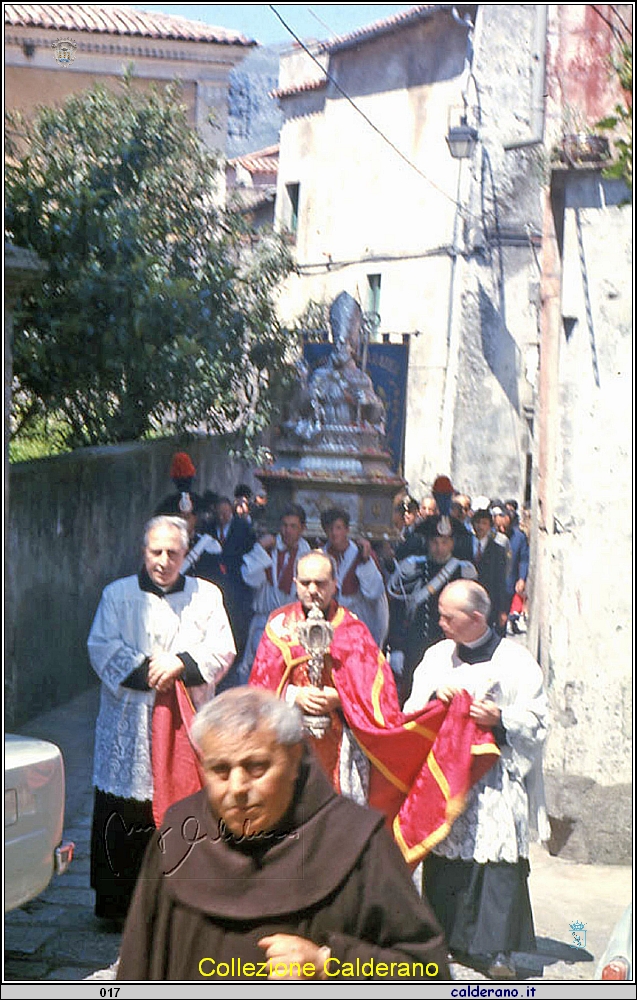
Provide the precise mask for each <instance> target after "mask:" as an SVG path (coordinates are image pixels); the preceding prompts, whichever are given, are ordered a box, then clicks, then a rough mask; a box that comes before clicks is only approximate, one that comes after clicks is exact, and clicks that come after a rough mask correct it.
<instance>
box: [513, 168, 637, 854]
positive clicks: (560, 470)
mask: <svg viewBox="0 0 637 1000" xmlns="http://www.w3.org/2000/svg"><path fill="white" fill-rule="evenodd" d="M625 197H626V189H625V188H624V186H623V184H621V183H620V182H617V181H614V182H612V181H604V180H603V179H602V177H601V175H600V173H599V172H598V171H592V170H583V171H575V170H572V171H564V174H563V176H562V177H559V176H558V177H557V178H554V181H553V206H554V212H555V219H554V224H555V230H556V233H557V243H558V253H557V254H556V255H555V256H556V260H557V259H558V257H559V259H560V261H561V282H560V287H559V289H558V291H557V293H556V294H559V311H557V309H556V315H555V318H554V321H553V323H552V324H547V326H546V327H545V332H544V333H543V347H546V350H543V357H542V365H543V366H544V368H546V369H548V370H543V372H542V375H543V384H546V386H547V395H546V398H545V399H543V400H542V409H541V412H542V414H543V421H542V429H541V436H540V447H541V449H542V452H541V455H540V462H539V466H540V469H539V472H540V481H539V490H538V495H539V504H538V506H537V508H536V517H535V521H536V524H537V525H538V531H537V533H536V539H535V551H534V555H533V559H532V606H531V618H532V621H533V622H534V623H535V624H534V628H536V629H537V642H536V645H537V652H538V656H539V659H540V662H541V664H542V667H543V669H544V672H545V676H546V680H547V687H548V692H549V704H550V711H551V730H550V734H549V739H548V743H547V747H546V753H545V775H546V788H547V798H548V807H549V814H550V816H551V818H552V823H553V828H554V843H553V848H554V850H555V851H559V853H560V854H561V855H562V856H564V857H571V858H574V859H576V860H579V861H589V862H593V861H594V862H604V863H628V862H629V861H630V859H631V856H632V816H633V809H632V775H633V755H632V732H633V718H632V690H633V685H634V681H633V649H632V590H633V579H632V576H633V574H632V563H633V560H632V532H631V525H632V523H633V486H632V457H631V456H632V426H633V418H632V415H633V398H632V392H633V387H632V363H633V357H632V350H633V337H632V322H633V318H632V273H633V263H632V238H633V228H632V227H633V219H632V208H631V206H629V205H622V204H621V202H622V200H623V199H625ZM544 291H545V293H546V292H548V286H546V287H545V289H544ZM544 297H545V298H548V296H547V295H545V296H544ZM545 337H546V343H545ZM542 456H544V457H542Z"/></svg>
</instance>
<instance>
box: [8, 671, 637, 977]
mask: <svg viewBox="0 0 637 1000" xmlns="http://www.w3.org/2000/svg"><path fill="white" fill-rule="evenodd" d="M97 706H98V689H97V688H91V689H90V690H89V691H86V692H83V693H82V694H80V695H78V696H77V697H76V698H74V699H73V701H71V702H70V703H69V704H67V705H63V706H61V707H60V708H56V709H53V710H52V711H50V712H47V713H46V714H44V715H42V716H40V717H38V718H37V719H34V720H32V721H31V722H30V723H29V724H28V725H27V726H25V727H24V728H23V730H22V731H23V732H24V733H25V735H26V734H28V735H30V736H37V737H40V738H41V739H48V740H51V741H52V742H54V743H57V744H58V746H59V747H60V748H61V749H62V752H63V754H64V761H65V768H66V782H67V791H66V822H65V837H66V839H69V840H72V841H74V843H75V846H76V851H75V857H74V859H73V862H72V863H71V867H70V869H69V871H68V872H67V873H66V874H65V875H61V876H59V877H56V878H55V879H54V880H53V882H52V883H51V884H50V886H49V888H48V889H47V890H46V891H45V892H44V893H42V895H41V896H39V897H38V899H35V900H33V901H32V902H31V903H28V904H27V905H26V906H24V907H21V908H20V909H18V910H14V911H13V912H11V913H8V914H7V915H6V918H5V950H6V955H5V981H14V982H15V981H17V980H49V981H64V980H68V981H73V982H77V981H79V980H83V979H87V978H96V979H108V978H112V977H113V975H114V973H113V972H112V970H110V969H109V967H110V966H112V965H113V963H114V962H115V961H116V959H117V954H118V948H119V941H120V935H119V933H117V932H115V931H113V930H109V929H108V926H105V924H104V922H103V921H100V920H97V919H96V917H95V916H94V915H93V903H94V899H93V891H92V889H91V888H90V886H89V855H90V831H91V814H92V805H93V793H92V788H91V775H92V756H93V734H94V726H95V718H96V715H97ZM530 888H531V900H532V903H533V911H534V916H535V925H536V934H537V937H538V952H537V953H536V954H534V955H520V956H517V961H516V966H517V970H518V975H519V977H520V979H525V980H551V979H553V980H587V979H592V978H593V976H594V974H595V967H596V964H597V960H598V957H599V955H600V954H601V952H602V951H603V949H604V947H605V946H606V943H607V940H608V937H609V935H610V932H611V930H612V928H613V926H614V924H615V923H616V921H617V920H618V919H619V917H620V916H621V913H622V912H623V910H624V908H625V906H626V905H627V904H628V902H629V901H630V899H631V893H632V871H631V869H630V868H629V867H624V866H619V865H616V866H615V865H582V864H577V863H576V862H573V861H566V860H563V859H561V858H555V857H551V856H550V855H549V854H548V853H547V852H546V851H545V850H544V849H543V848H541V847H540V846H538V845H533V848H532V852H531V881H530ZM575 919H578V920H581V921H583V922H584V923H585V924H586V925H587V928H588V936H587V950H583V949H578V948H575V947H573V946H572V943H571V941H572V937H571V934H570V931H569V923H570V922H571V921H573V920H575ZM452 974H453V977H454V979H458V980H478V979H484V978H485V977H484V976H481V975H480V974H479V973H476V972H475V971H474V970H473V969H468V968H465V967H463V966H460V965H454V966H452Z"/></svg>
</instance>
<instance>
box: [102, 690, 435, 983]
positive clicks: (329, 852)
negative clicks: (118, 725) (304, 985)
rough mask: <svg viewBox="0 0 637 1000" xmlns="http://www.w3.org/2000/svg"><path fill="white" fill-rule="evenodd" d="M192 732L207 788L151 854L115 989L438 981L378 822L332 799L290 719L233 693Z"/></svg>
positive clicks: (429, 918) (418, 917) (270, 704)
mask: <svg viewBox="0 0 637 1000" xmlns="http://www.w3.org/2000/svg"><path fill="white" fill-rule="evenodd" d="M191 735H192V737H193V739H194V741H195V743H196V744H197V746H198V748H199V751H200V755H201V761H202V765H203V770H204V776H205V788H204V789H203V790H202V791H201V792H198V793H197V794H196V795H192V796H190V797H189V798H187V799H184V800H182V801H181V802H179V803H177V804H176V805H175V806H173V807H172V808H171V809H170V810H169V811H168V813H167V814H166V817H165V820H164V824H163V826H162V828H161V830H159V831H158V832H157V834H156V835H155V837H154V839H153V841H151V843H150V844H149V846H148V849H147V852H146V856H145V860H144V865H143V867H142V871H141V874H140V877H139V880H138V883H137V887H136V890H135V895H134V898H133V902H132V905H131V909H130V911H129V915H128V919H127V923H126V927H125V930H124V936H123V941H122V949H121V957H120V963H119V969H118V973H117V978H118V979H119V980H128V981H131V980H133V981H135V980H136V981H139V980H169V981H174V980H195V981H202V982H203V981H206V980H208V981H211V982H214V981H215V980H222V981H228V980H232V979H259V978H261V979H263V978H269V979H321V978H322V979H325V980H336V981H338V980H339V979H341V980H343V979H344V980H349V981H351V980H352V979H361V980H364V981H366V980H367V979H370V980H383V979H411V980H412V981H413V980H414V979H415V980H420V981H424V982H426V981H429V980H430V979H432V978H440V979H448V978H449V972H448V968H447V962H446V949H445V944H444V940H443V936H442V933H441V931H440V928H439V926H438V924H437V922H436V920H435V918H434V916H433V914H432V912H431V910H430V909H429V906H428V905H427V903H426V902H424V901H423V900H422V899H421V898H420V897H419V896H418V894H417V892H416V890H415V888H414V886H413V884H412V881H411V875H410V872H409V870H408V868H407V866H406V864H405V862H404V861H403V858H402V857H401V855H400V853H399V851H398V849H397V848H396V846H395V844H394V843H393V841H392V839H391V837H390V836H389V834H388V833H387V831H386V830H385V828H384V822H383V817H382V816H381V815H380V814H379V813H376V812H373V811H372V810H369V809H366V808H364V807H362V806H358V805H356V804H355V803H353V802H351V801H350V800H349V799H345V798H342V797H341V796H338V795H336V794H335V792H334V791H333V789H332V787H331V785H330V783H329V781H328V780H327V778H326V777H325V776H324V774H323V772H322V770H321V767H320V765H319V764H318V762H317V761H316V760H315V759H314V757H313V756H312V754H311V752H310V751H309V750H308V748H307V746H306V745H305V742H304V739H303V727H302V718H301V715H300V713H299V712H298V710H297V709H296V708H293V707H291V706H289V705H287V704H286V703H285V702H283V701H280V700H279V699H278V698H276V696H275V695H273V694H271V693H270V692H267V691H262V690H258V689H254V688H243V687H242V688H235V689H232V690H230V691H227V692H225V693H224V694H223V695H221V696H219V697H218V698H216V699H214V700H213V701H211V702H209V703H208V704H206V705H205V706H204V708H203V709H202V710H201V711H200V713H199V714H198V716H197V718H196V720H195V722H194V724H193V728H192V732H191Z"/></svg>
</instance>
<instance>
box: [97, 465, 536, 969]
mask: <svg viewBox="0 0 637 1000" xmlns="http://www.w3.org/2000/svg"><path fill="white" fill-rule="evenodd" d="M195 474H196V470H195V468H194V465H193V463H192V461H191V459H190V457H189V456H188V455H187V454H186V453H183V452H182V453H178V454H177V455H175V457H174V459H173V463H172V468H171V478H172V480H173V483H174V486H175V491H174V492H173V493H171V494H170V495H169V496H167V497H166V498H165V500H164V501H162V503H161V504H160V505H159V506H158V507H157V509H156V510H155V512H154V516H153V517H152V518H151V520H150V521H149V523H148V525H147V527H146V532H145V536H144V545H143V565H142V567H141V569H140V572H139V573H138V574H137V575H135V576H132V577H128V578H126V579H124V580H118V581H115V583H113V584H111V585H110V586H109V587H107V588H106V589H105V591H104V594H103V596H102V600H101V602H100V605H99V608H98V610H97V613H96V617H95V620H94V623H93V626H92V629H91V633H90V636H89V641H88V648H89V655H90V658H91V662H92V665H93V667H94V669H95V670H96V672H97V673H98V675H99V677H100V679H101V682H102V695H101V705H100V713H99V717H98V722H97V734H96V747H95V766H94V785H95V808H94V820H93V831H92V858H91V884H92V885H93V887H94V889H95V891H96V914H97V915H98V916H100V917H102V918H105V919H111V920H115V921H122V920H123V919H124V918H125V917H126V914H127V913H128V911H129V908H130V915H129V918H128V921H127V924H126V930H125V934H124V940H123V946H122V958H121V962H120V967H119V972H118V976H119V978H121V979H126V978H140V979H174V978H186V979H201V978H202V977H203V978H205V977H207V976H211V975H213V974H214V972H213V971H210V970H212V969H213V968H218V966H219V964H221V965H222V966H224V967H225V966H228V968H230V966H232V968H235V966H234V964H233V963H234V960H235V959H236V960H237V961H238V962H239V963H241V962H243V963H244V973H243V975H245V974H246V973H245V963H247V964H248V965H250V964H252V965H253V966H254V965H255V963H257V960H258V959H259V958H261V959H263V960H264V961H265V962H269V963H270V965H269V966H268V968H269V973H268V974H269V975H270V977H271V978H277V976H278V977H279V978H312V977H313V976H318V977H321V978H330V976H331V975H332V972H331V971H330V970H337V969H338V970H339V974H343V972H342V970H343V968H345V967H349V966H352V965H355V964H356V961H358V962H359V964H360V963H365V962H367V963H369V962H371V968H372V969H374V968H375V965H374V963H375V962H376V963H377V964H378V963H380V965H381V966H382V967H383V968H384V967H385V966H386V965H387V964H388V962H389V967H391V968H393V973H392V976H391V977H392V978H401V977H403V976H405V977H407V976H409V977H410V978H423V976H433V975H434V972H433V971H432V970H433V969H434V967H435V970H436V971H435V975H437V976H438V977H440V978H448V975H449V972H448V966H447V961H448V957H449V955H450V956H454V957H457V958H459V959H460V960H463V961H465V962H466V963H467V964H469V965H473V967H475V968H480V969H481V970H483V971H484V972H486V974H487V975H489V976H491V977H492V978H497V979H501V978H512V977H514V976H515V974H516V973H515V967H514V964H513V960H512V957H511V955H512V953H513V952H516V951H524V950H530V949H532V948H533V947H534V932H533V920H532V914H531V906H530V900H529V894H528V885H527V882H528V872H529V867H528V841H529V836H530V831H531V828H532V827H538V826H539V828H540V829H541V826H542V821H543V819H544V814H543V806H542V795H541V771H540V753H541V746H542V742H543V739H544V736H545V732H546V718H545V715H546V708H545V703H544V694H543V689H542V675H541V671H540V668H539V667H538V665H537V664H536V663H535V661H534V660H533V658H532V656H531V655H530V654H529V653H528V651H527V650H526V649H525V648H524V646H522V645H520V644H519V643H518V642H515V641H513V640H512V639H511V638H508V637H507V636H508V635H510V634H518V633H520V632H522V631H524V629H525V620H526V604H525V601H526V588H527V576H528V564H529V546H528V539H527V535H526V533H525V531H523V530H522V528H521V525H520V518H519V516H518V505H517V503H516V502H515V501H513V500H508V501H504V502H503V501H501V500H499V499H489V498H487V497H478V498H474V499H473V501H472V500H471V498H470V497H468V496H466V495H464V494H461V493H459V492H457V491H455V490H454V489H453V486H452V484H451V482H450V481H449V479H448V477H445V476H440V477H438V479H437V480H436V481H435V483H434V484H433V489H432V492H431V495H429V496H426V497H424V498H423V499H422V500H421V501H420V502H418V501H416V500H415V499H414V498H412V497H411V496H409V495H405V496H400V497H399V498H397V500H396V503H395V507H394V526H393V527H394V531H393V532H392V533H391V537H389V536H390V532H388V537H386V538H385V539H384V540H380V541H378V540H377V541H375V542H373V543H372V542H371V541H370V540H369V539H366V538H357V537H353V535H352V532H351V530H350V528H351V525H350V518H349V515H348V512H347V511H346V510H345V509H341V508H339V507H336V506H334V507H331V508H328V509H326V510H324V511H323V512H322V516H321V526H322V529H323V535H322V536H321V537H319V538H307V537H306V514H305V511H304V509H303V507H301V506H300V505H298V504H294V503H291V504H289V505H288V506H286V507H285V508H284V509H283V510H282V512H281V516H280V521H279V530H278V532H277V533H276V534H275V533H274V532H273V531H272V530H270V527H269V524H268V517H267V499H266V497H265V496H264V495H259V496H257V497H255V496H253V494H252V491H251V490H250V489H249V487H248V486H247V485H246V484H239V485H238V486H237V488H236V489H235V491H234V496H233V498H229V497H224V496H220V495H218V494H214V493H212V492H207V493H202V494H199V493H197V492H196V491H194V490H193V480H194V478H195ZM315 619H318V620H320V622H321V625H324V626H325V628H327V630H328V631H327V639H325V638H324V637H322V638H321V639H320V642H319V633H320V636H323V632H321V631H320V629H319V630H318V631H316V630H315V629H316V621H315ZM304 636H305V638H304ZM308 636H312V638H307V637H308ZM317 643H318V645H317ZM320 643H323V645H320ZM319 648H320V650H322V652H321V655H320V656H319V659H318V660H317V655H318V654H316V652H315V650H316V649H319ZM317 663H318V667H317V666H316V664H317ZM276 706H280V708H277V707H276ZM283 706H285V710H284V708H283ZM197 709H198V710H199V711H198V714H197V715H196V717H195V719H194V722H193V716H194V713H195V711H196V710H197ZM286 713H287V714H286ZM299 726H300V728H299ZM443 733H444V734H445V735H444V738H443ZM439 734H440V739H438V736H439ZM449 734H451V735H449ZM476 748H478V749H476ZM433 757H435V761H436V769H434V767H433V765H432V758H433ZM478 765H479V766H478ZM439 772H440V774H441V775H442V780H438V778H436V780H435V781H433V779H432V775H438V774H439ZM443 788H446V790H447V792H446V794H445V795H442V793H441V789H443ZM450 789H451V791H450ZM452 792H453V793H454V794H452ZM188 796H190V798H189V797H188ZM341 797H345V798H346V799H347V800H348V801H349V803H350V804H349V805H347V806H345V805H343V804H342V799H341ZM370 807H371V809H370ZM166 809H168V812H166ZM356 809H358V810H359V812H356ZM348 810H349V811H348ZM360 810H363V811H364V812H360ZM374 810H377V811H374ZM379 815H380V817H381V819H380V820H378V816H379ZM368 817H369V818H368ZM383 821H384V825H385V827H387V829H389V830H391V832H392V834H393V840H394V841H395V844H392V843H391V838H390V837H389V836H388V834H387V831H386V830H382V827H383ZM379 823H380V827H379ZM339 824H342V828H341V829H339ZM213 827H214V829H215V830H216V834H215V835H214V836H213V835H212V833H211V832H210V831H211V830H212V829H213ZM175 830H180V831H181V833H180V835H179V836H178V837H177V836H176V834H175V833H174V832H173V834H171V837H172V839H171V841H170V844H169V846H168V848H167V846H166V845H167V839H166V838H167V837H168V833H169V832H170V831H175ZM353 830H356V831H357V832H356V834H353V833H352V831H353ZM293 831H294V837H292V832H293ZM299 831H302V832H303V838H304V844H305V848H303V849H301V848H300V847H299V846H298V843H297V840H298V832H299ZM381 834H382V837H381ZM379 838H380V839H379ZM292 840H294V844H293V843H292ZM200 844H201V845H202V846H199V845H200ZM295 845H296V846H295ZM311 845H315V846H314V847H312V846H311ZM329 845H332V850H330V847H329ZM377 845H382V847H381V846H377ZM396 845H397V846H396ZM195 847H196V848H197V850H196V851H195ZM306 849H307V850H309V852H310V853H309V854H308V853H306ZM180 852H181V853H180ZM191 853H192V855H193V857H192V858H190V855H191ZM195 855H196V858H197V864H200V865H201V871H202V872H204V873H206V872H208V873H209V875H210V879H212V880H213V883H214V884H212V883H211V884H210V885H208V884H205V885H194V884H193V883H194V882H195V881H196V874H195V873H196V872H197V871H198V870H199V869H198V868H197V867H196V866H195V867H193V865H194V863H195V861H194V859H195ZM381 855H382V859H381ZM363 857H364V858H365V863H364V864H363V863H362V862H361V858H363ZM175 858H177V861H175ZM144 859H145V860H144ZM377 859H378V860H377ZM173 862H175V863H174V864H173ZM379 864H380V865H381V867H383V885H382V887H381V889H379V888H378V886H374V885H372V883H371V881H370V880H371V878H372V872H373V871H374V870H375V866H378V865H379ZM142 865H143V868H142ZM301 865H303V866H304V869H303V870H304V871H305V870H307V871H310V870H314V868H313V867H312V866H314V867H315V868H316V880H315V882H311V880H310V881H305V882H304V884H303V885H301V886H295V887H294V888H292V887H291V886H290V885H288V884H287V882H286V883H285V884H279V886H278V888H276V885H275V882H274V881H272V880H276V879H284V880H285V879H291V880H292V881H294V879H295V877H297V875H295V873H297V874H298V871H299V870H300V866H301ZM307 865H309V866H310V867H308V868H306V867H305V866H307ZM385 865H386V866H387V867H386V870H384V866H385ZM140 869H141V870H142V872H143V878H139V879H138V875H139V872H140ZM354 869H355V870H356V877H355V878H354V874H353V873H354ZM410 869H411V872H412V875H413V878H412V877H411V876H410ZM216 871H224V872H226V871H227V872H229V873H230V874H229V875H228V876H227V880H228V885H227V886H221V885H219V876H218V875H215V874H214V872H216ZM365 873H367V874H365ZM202 877H203V876H202ZM225 877H226V876H225V875H224V876H223V878H225ZM223 878H222V879H221V881H223ZM215 879H216V881H215ZM233 880H234V881H233ZM302 882H303V880H302ZM385 883H386V884H385ZM337 884H338V885H339V886H340V887H341V888H340V889H339V891H338V892H337V893H336V896H335V895H334V892H335V886H336V885H337ZM136 886H137V888H135V887H136ZM414 886H417V887H418V892H416V889H415V888H414ZM418 895H420V899H418ZM133 896H134V902H133V903H132V906H131V900H132V899H133ZM297 897H298V898H297ZM355 899H356V900H359V901H360V900H367V899H369V905H370V907H372V909H373V907H378V908H379V909H378V913H379V914H380V916H379V917H374V918H373V919H372V918H371V916H370V918H369V920H366V918H365V912H366V911H365V907H364V906H363V907H362V908H361V909H358V908H357V906H354V909H352V902H353V901H354V900H355ZM396 900H401V907H402V908H403V909H402V911H401V915H400V917H397V916H396V908H397V905H398V904H397V903H396ZM293 903H294V905H292V904H293ZM354 911H356V912H354ZM292 912H294V919H292V918H291V917H290V914H291V913H292ZM306 913H307V915H306ZM310 913H311V917H310ZM370 913H371V911H370ZM206 915H207V916H206ZM140 921H143V926H144V930H143V932H142V931H140ZM168 925H170V927H169V929H168V930H167V928H168ZM204 925H205V927H204ZM229 925H230V926H231V927H233V928H234V929H233V930H231V931H229V930H228V926H229ZM153 928H155V929H154V930H153ZM445 941H446V945H445V944H444V942H445ZM197 955H198V956H199V957H198V958H197ZM204 957H206V961H208V962H209V963H210V962H211V963H212V965H210V964H208V965H206V967H205V969H202V967H201V964H200V961H199V960H200V959H203V958H204ZM275 960H276V961H275ZM273 961H275V966H274V968H276V967H277V966H276V963H278V967H279V973H278V974H275V973H273V966H272V962H273ZM229 963H230V964H229ZM392 963H393V965H392ZM292 966H294V970H292ZM297 966H298V968H300V970H301V972H300V973H298V968H297ZM304 966H307V967H308V968H310V967H311V968H312V969H313V970H314V971H313V973H312V976H310V975H309V974H308V973H304V972H303V968H304ZM414 966H418V969H419V970H420V969H421V967H422V969H427V970H429V971H426V972H422V971H416V972H413V968H412V967H414ZM281 969H283V970H284V969H288V972H289V976H285V975H284V972H282V971H280V970H281ZM401 969H402V971H401ZM206 970H208V971H206ZM291 970H292V971H291ZM405 970H412V971H409V972H408V971H405ZM235 971H236V970H235ZM336 974H337V973H336V971H334V975H336ZM346 974H349V973H346ZM365 975H366V973H363V974H362V976H363V978H364V977H365ZM384 975H389V973H378V969H377V968H376V973H375V974H374V976H375V977H376V978H377V977H379V976H380V977H382V976H384ZM239 978H241V975H239Z"/></svg>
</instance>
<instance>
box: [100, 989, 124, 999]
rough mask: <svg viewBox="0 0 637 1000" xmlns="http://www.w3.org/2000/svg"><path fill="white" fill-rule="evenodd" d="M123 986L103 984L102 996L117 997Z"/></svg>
mask: <svg viewBox="0 0 637 1000" xmlns="http://www.w3.org/2000/svg"><path fill="white" fill-rule="evenodd" d="M120 989H121V986H102V988H101V990H100V996H101V997H117V996H119V991H120Z"/></svg>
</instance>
